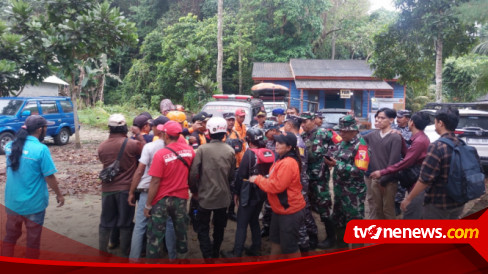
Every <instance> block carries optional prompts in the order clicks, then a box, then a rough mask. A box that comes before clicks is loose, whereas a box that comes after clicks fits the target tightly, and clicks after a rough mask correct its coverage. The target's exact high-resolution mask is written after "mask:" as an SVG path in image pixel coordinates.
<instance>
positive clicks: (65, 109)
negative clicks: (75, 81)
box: [58, 100, 75, 132]
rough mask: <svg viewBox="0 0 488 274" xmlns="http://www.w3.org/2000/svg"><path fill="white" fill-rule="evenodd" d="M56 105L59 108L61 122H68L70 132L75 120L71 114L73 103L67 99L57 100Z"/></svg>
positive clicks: (73, 128)
mask: <svg viewBox="0 0 488 274" xmlns="http://www.w3.org/2000/svg"><path fill="white" fill-rule="evenodd" d="M58 107H59V108H60V110H61V112H62V113H61V114H60V115H61V121H62V123H63V124H68V125H69V127H70V130H71V132H74V130H75V120H74V117H75V116H74V114H73V104H72V103H71V101H68V100H60V101H58Z"/></svg>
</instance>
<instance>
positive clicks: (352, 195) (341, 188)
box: [332, 179, 366, 228]
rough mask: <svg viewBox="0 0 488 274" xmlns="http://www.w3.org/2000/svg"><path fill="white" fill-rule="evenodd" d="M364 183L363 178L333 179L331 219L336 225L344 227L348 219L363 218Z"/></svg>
mask: <svg viewBox="0 0 488 274" xmlns="http://www.w3.org/2000/svg"><path fill="white" fill-rule="evenodd" d="M365 199H366V184H365V183H364V180H363V179H358V180H356V181H350V180H349V181H346V180H344V181H342V180H340V179H338V180H334V211H333V213H332V219H333V220H334V222H335V223H336V225H337V227H339V228H345V227H346V225H347V223H348V222H349V221H350V220H360V219H363V218H364V200H365Z"/></svg>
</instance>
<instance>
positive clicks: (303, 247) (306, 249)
mask: <svg viewBox="0 0 488 274" xmlns="http://www.w3.org/2000/svg"><path fill="white" fill-rule="evenodd" d="M298 248H300V252H301V253H307V252H309V251H310V247H309V246H308V245H298Z"/></svg>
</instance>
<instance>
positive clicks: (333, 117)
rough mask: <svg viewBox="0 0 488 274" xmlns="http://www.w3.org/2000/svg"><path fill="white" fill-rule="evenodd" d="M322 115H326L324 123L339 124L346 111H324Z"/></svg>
mask: <svg viewBox="0 0 488 274" xmlns="http://www.w3.org/2000/svg"><path fill="white" fill-rule="evenodd" d="M322 116H323V117H324V121H323V123H329V124H338V123H339V119H340V118H341V117H343V116H345V114H344V113H323V114H322Z"/></svg>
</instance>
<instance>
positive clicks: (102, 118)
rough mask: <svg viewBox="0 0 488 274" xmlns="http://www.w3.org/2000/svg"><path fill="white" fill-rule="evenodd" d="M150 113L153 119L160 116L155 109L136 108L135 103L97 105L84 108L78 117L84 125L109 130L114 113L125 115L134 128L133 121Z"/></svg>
mask: <svg viewBox="0 0 488 274" xmlns="http://www.w3.org/2000/svg"><path fill="white" fill-rule="evenodd" d="M145 111H147V112H149V113H150V114H151V115H152V116H153V118H156V117H158V116H159V115H160V113H159V112H158V111H155V110H154V109H148V108H144V107H139V108H136V107H134V106H133V103H131V102H128V103H125V104H123V105H108V106H107V105H103V104H97V105H96V106H94V107H88V108H83V109H80V110H79V111H78V117H79V119H80V123H81V124H83V125H89V126H93V127H98V128H103V129H106V128H107V122H108V118H109V117H110V115H112V114H114V113H120V114H122V115H124V117H125V119H126V121H127V124H128V125H129V126H132V120H133V119H134V118H135V117H136V116H137V115H139V114H141V113H142V112H145Z"/></svg>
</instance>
